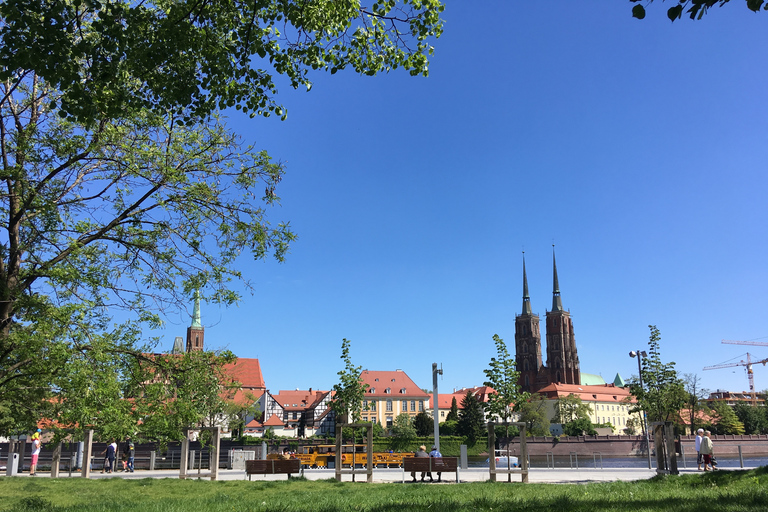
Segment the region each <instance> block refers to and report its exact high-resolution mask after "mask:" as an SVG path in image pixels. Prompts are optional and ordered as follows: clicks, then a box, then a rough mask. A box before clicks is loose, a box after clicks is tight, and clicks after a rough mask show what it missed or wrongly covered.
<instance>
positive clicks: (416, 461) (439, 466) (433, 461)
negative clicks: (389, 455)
mask: <svg viewBox="0 0 768 512" xmlns="http://www.w3.org/2000/svg"><path fill="white" fill-rule="evenodd" d="M458 462H459V459H458V457H429V458H427V457H406V458H404V459H403V469H404V470H405V471H447V472H452V471H456V468H457V467H458Z"/></svg>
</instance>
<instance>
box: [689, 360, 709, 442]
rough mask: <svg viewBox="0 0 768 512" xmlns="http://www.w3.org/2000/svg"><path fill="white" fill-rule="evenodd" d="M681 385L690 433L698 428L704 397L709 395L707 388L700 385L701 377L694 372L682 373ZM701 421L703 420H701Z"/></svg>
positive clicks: (703, 406) (704, 407) (703, 407)
mask: <svg viewBox="0 0 768 512" xmlns="http://www.w3.org/2000/svg"><path fill="white" fill-rule="evenodd" d="M683 385H684V386H685V392H686V406H687V407H688V411H687V416H688V417H687V418H685V419H687V420H688V426H689V427H690V431H691V434H693V433H694V432H696V429H697V428H698V418H699V416H700V414H701V412H703V411H704V410H705V409H706V408H707V406H706V402H705V400H704V399H705V398H707V396H709V390H707V389H706V388H702V387H701V377H699V376H698V375H696V374H695V373H685V374H683ZM702 423H703V422H702Z"/></svg>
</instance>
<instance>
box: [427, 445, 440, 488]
mask: <svg viewBox="0 0 768 512" xmlns="http://www.w3.org/2000/svg"><path fill="white" fill-rule="evenodd" d="M429 456H430V457H432V458H433V459H440V458H442V457H443V454H442V453H440V451H439V450H438V449H437V446H433V447H432V451H431V452H429ZM442 476H443V472H442V471H438V472H437V481H438V482H440V481H441V479H442ZM429 481H430V482H431V481H432V475H429Z"/></svg>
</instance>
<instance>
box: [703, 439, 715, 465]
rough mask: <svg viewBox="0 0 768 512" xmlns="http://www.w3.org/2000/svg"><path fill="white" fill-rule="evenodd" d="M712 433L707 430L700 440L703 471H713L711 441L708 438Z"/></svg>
mask: <svg viewBox="0 0 768 512" xmlns="http://www.w3.org/2000/svg"><path fill="white" fill-rule="evenodd" d="M711 435H712V433H711V432H710V431H709V430H707V431H705V432H704V437H702V438H701V455H702V456H703V458H704V471H709V470H710V469H712V470H714V469H715V466H714V465H713V464H712V453H713V449H712V439H711V438H710V436H711Z"/></svg>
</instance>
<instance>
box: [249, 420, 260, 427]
mask: <svg viewBox="0 0 768 512" xmlns="http://www.w3.org/2000/svg"><path fill="white" fill-rule="evenodd" d="M261 426H262V425H261V423H259V422H258V421H256V420H255V419H254V420H251V421H249V422H248V424H247V425H246V426H245V428H259V427H261Z"/></svg>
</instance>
